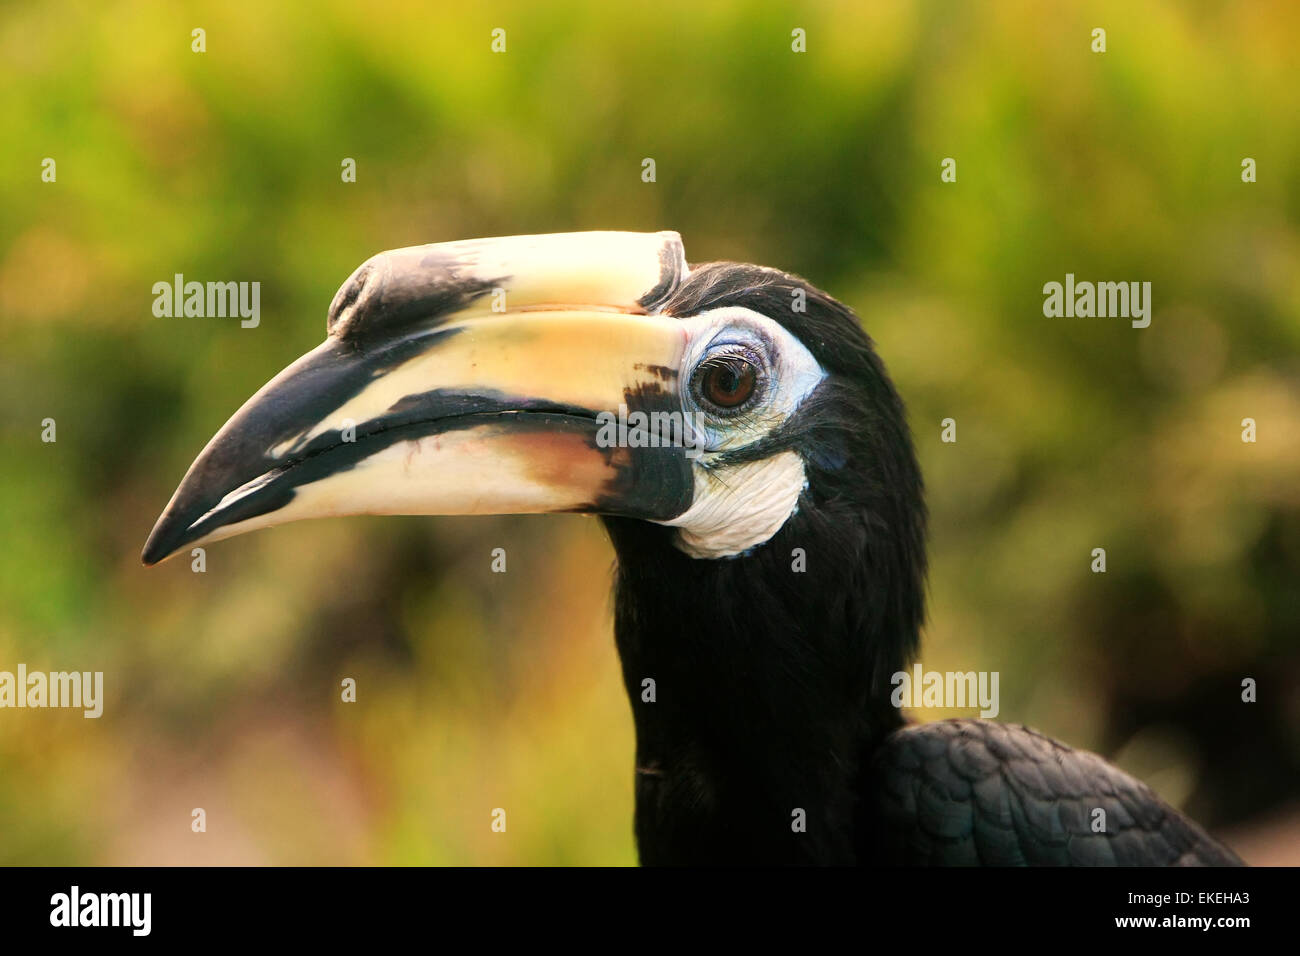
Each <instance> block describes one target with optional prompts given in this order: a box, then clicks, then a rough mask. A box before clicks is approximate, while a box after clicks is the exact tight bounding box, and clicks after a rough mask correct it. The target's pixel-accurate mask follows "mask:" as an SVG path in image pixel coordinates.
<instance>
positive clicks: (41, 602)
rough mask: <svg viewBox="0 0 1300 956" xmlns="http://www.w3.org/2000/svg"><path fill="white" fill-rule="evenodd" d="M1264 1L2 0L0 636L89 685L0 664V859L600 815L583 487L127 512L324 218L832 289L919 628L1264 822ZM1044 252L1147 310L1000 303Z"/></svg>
mask: <svg viewBox="0 0 1300 956" xmlns="http://www.w3.org/2000/svg"><path fill="white" fill-rule="evenodd" d="M195 27H202V28H204V29H205V30H206V31H207V52H206V53H203V54H197V53H193V52H191V48H190V47H191V33H190V31H191V30H192V29H193V28H195ZM496 27H502V28H504V29H505V30H506V31H507V52H506V53H504V54H494V53H492V52H491V50H490V32H491V30H492V29H493V28H496ZM796 27H798V28H803V29H804V30H806V31H807V52H806V53H804V54H796V53H793V52H792V51H791V30H792V29H794V28H796ZM1094 27H1103V28H1105V29H1106V30H1107V45H1108V51H1107V52H1106V53H1105V54H1094V53H1093V52H1091V50H1090V44H1091V36H1090V34H1091V30H1092V29H1093V28H1094ZM1298 45H1300V7H1297V6H1296V5H1295V4H1292V3H1289V2H1276V3H1259V4H1254V3H1252V4H1236V3H1230V2H1222V3H1220V2H1183V3H1175V2H1151V3H1142V4H1132V3H1125V2H1114V3H1087V4H1083V3H1077V4H1056V3H1052V4H1047V3H1030V2H1024V3H1009V2H995V3H988V4H969V5H968V4H959V3H948V2H933V3H869V4H867V3H841V4H795V3H776V4H771V3H754V2H741V0H732V2H721V3H711V4H701V3H699V2H692V0H658V2H655V3H651V4H645V5H638V6H633V5H630V4H627V5H625V4H610V3H607V2H580V3H562V4H533V3H527V2H523V0H520V2H510V3H484V4H466V5H464V6H463V7H455V6H451V5H446V6H443V5H436V4H434V5H431V4H427V3H417V2H388V0H370V2H366V3H362V4H358V3H354V2H342V0H339V2H323V3H322V2H313V3H300V4H298V3H291V4H262V3H252V2H249V3H243V2H229V0H223V2H212V3H168V4H162V3H158V4H152V3H129V2H102V3H99V2H89V0H87V2H80V3H78V2H64V0H41V2H34V3H33V2H17V3H9V4H7V5H6V6H5V8H4V10H3V12H0V115H2V116H3V124H2V129H3V132H0V138H2V139H3V145H4V148H3V149H2V150H0V669H8V670H13V669H14V668H15V667H16V665H17V664H18V663H19V662H24V663H26V664H27V665H28V667H29V668H31V669H37V668H43V669H77V670H103V671H104V672H105V673H106V678H105V679H106V684H107V696H108V700H107V704H106V708H105V714H104V716H103V717H102V718H101V719H99V720H97V721H96V720H86V719H83V718H82V717H81V716H80V714H79V713H74V712H68V711H32V710H22V711H18V710H5V711H0V862H5V863H201V862H212V863H236V862H240V863H305V864H324V863H631V862H633V861H634V860H635V850H634V845H633V840H632V829H631V814H632V744H633V740H632V729H631V720H630V717H629V711H628V705H627V702H626V700H625V699H624V696H623V691H622V688H621V685H620V681H619V678H618V665H617V659H616V656H615V651H614V646H613V642H612V638H611V635H610V600H609V595H608V585H609V575H608V569H609V567H610V566H611V564H612V560H613V555H612V552H611V550H610V548H609V546H608V544H607V542H606V541H605V540H604V538H603V535H602V532H601V529H600V527H599V524H598V522H596V521H595V520H594V519H584V518H578V517H532V518H484V519H472V520H471V519H437V518H353V519H347V520H342V521H333V522H307V523H303V524H298V525H290V526H287V527H284V528H280V529H276V530H273V531H269V532H261V533H258V534H255V535H250V536H248V537H246V538H237V539H234V540H232V541H228V542H222V543H220V544H217V545H214V546H211V547H209V548H208V555H207V557H208V570H207V572H206V573H205V574H195V573H192V572H191V570H190V566H189V564H188V562H187V561H186V560H183V559H182V560H177V561H173V562H170V563H168V564H166V565H163V566H161V567H159V568H155V569H152V570H146V569H144V568H142V567H141V565H140V562H139V557H138V555H139V551H140V547H141V545H142V544H143V542H144V539H145V536H146V534H147V533H148V531H149V529H150V527H151V526H152V523H153V520H154V518H155V517H156V516H157V514H158V512H159V511H160V510H161V508H162V506H163V505H164V504H165V503H166V501H167V499H168V497H169V496H170V494H171V492H172V490H173V488H174V487H175V485H176V483H177V482H178V481H179V479H180V477H181V475H182V474H183V472H184V470H185V468H186V466H187V465H188V464H189V462H190V461H191V460H192V458H193V457H194V456H195V455H196V454H197V452H198V451H199V449H200V448H201V447H202V446H203V444H204V443H205V442H206V441H207V439H208V437H209V436H210V435H211V434H212V433H213V432H214V431H215V429H216V428H217V427H218V426H219V425H220V424H221V423H223V422H224V421H225V419H226V418H227V417H228V415H229V414H230V413H231V412H232V411H233V410H234V409H235V408H236V407H237V406H238V405H239V404H240V403H241V402H242V401H243V400H244V399H245V398H246V397H247V396H248V395H250V394H251V393H252V392H253V391H254V390H256V389H257V388H258V387H259V386H260V385H261V384H262V383H263V382H264V381H266V380H267V379H268V378H269V377H270V376H271V375H273V374H274V373H275V372H276V371H278V370H279V369H280V368H281V367H282V366H284V365H285V364H287V363H288V362H289V361H290V360H291V359H293V358H295V357H297V356H298V355H299V354H301V353H302V352H304V351H306V350H307V349H308V348H309V347H311V346H313V345H314V344H316V343H317V342H318V341H319V340H320V339H321V338H322V337H323V334H324V319H325V310H326V307H327V305H328V304H329V302H330V299H331V297H332V295H333V293H334V291H335V289H336V288H337V287H338V286H339V284H340V283H341V282H342V281H343V280H344V279H345V278H346V277H347V276H348V275H349V273H350V272H351V271H352V269H353V268H354V267H356V266H357V265H358V264H360V263H361V262H362V261H363V260H364V259H366V258H367V257H368V256H370V255H371V254H373V253H375V252H377V251H379V250H382V249H388V248H393V247H397V246H404V245H412V244H417V243H424V242H434V241H442V240H450V239H459V238H467V237H475V236H491V235H511V234H517V233H529V232H560V231H568V230H580V229H632V230H657V229H676V230H679V231H680V232H681V233H682V235H683V237H684V238H685V242H686V249H687V254H688V256H689V257H690V258H691V259H692V260H693V261H705V260H711V259H724V258H732V259H739V260H743V261H752V262H759V263H763V264H766V265H773V266H779V267H782V268H786V269H789V270H791V271H795V272H798V273H800V274H803V275H805V276H807V277H808V278H809V279H810V280H811V281H812V282H814V283H815V284H817V285H819V286H821V287H822V288H825V289H826V290H827V291H829V292H830V293H831V294H833V295H835V296H837V297H838V298H840V299H842V300H843V301H844V302H846V303H848V304H849V305H850V306H852V307H853V308H854V309H855V310H856V311H857V312H858V313H859V315H861V316H862V318H863V321H864V323H865V325H866V327H867V329H868V331H869V332H870V333H871V334H872V335H873V337H874V338H875V339H876V341H877V343H878V345H879V349H880V351H881V353H882V355H883V356H884V358H885V361H886V363H887V364H888V366H889V368H890V370H891V372H892V374H893V376H894V378H895V380H896V382H897V384H898V386H899V389H900V391H901V392H902V394H903V396H904V398H905V400H906V401H907V402H908V406H909V411H910V416H911V422H912V427H913V430H914V432H915V435H916V439H917V445H918V450H919V454H920V457H921V461H922V466H923V468H924V470H925V473H926V476H927V480H928V485H929V494H928V498H929V504H930V508H931V511H932V516H933V517H932V528H933V531H932V560H933V573H932V575H931V581H930V595H931V614H930V622H929V625H928V627H927V630H926V634H925V639H924V640H925V643H924V647H923V653H922V656H921V660H922V662H923V663H924V665H925V666H926V667H927V668H929V669H932V670H950V669H951V670H967V669H985V670H998V671H1000V673H1001V694H1002V712H1001V714H1000V719H1002V720H1008V721H1016V722H1024V723H1029V724H1031V725H1034V726H1037V727H1038V728H1040V729H1042V730H1044V731H1046V732H1048V733H1050V734H1053V735H1055V736H1059V737H1062V738H1064V739H1066V740H1067V741H1069V742H1070V743H1073V744H1075V745H1079V746H1085V747H1090V748H1092V749H1096V750H1098V751H1099V752H1101V753H1103V754H1105V755H1106V756H1108V757H1109V758H1111V759H1114V760H1116V761H1118V762H1119V763H1120V764H1121V765H1122V766H1124V767H1125V768H1126V769H1128V770H1130V771H1132V772H1134V773H1137V774H1139V775H1141V776H1142V777H1143V778H1144V779H1146V780H1147V781H1148V782H1150V783H1151V784H1152V785H1153V786H1154V787H1155V788H1156V789H1157V790H1159V791H1160V792H1161V793H1162V794H1163V795H1164V796H1165V797H1166V798H1167V799H1169V800H1170V801H1171V802H1174V803H1175V804H1177V805H1179V806H1182V807H1184V808H1186V809H1187V810H1189V811H1190V812H1192V813H1193V814H1195V815H1196V816H1198V817H1199V818H1200V819H1201V820H1202V821H1203V822H1205V823H1206V824H1207V825H1208V826H1210V828H1211V829H1213V830H1214V831H1215V832H1216V833H1219V834H1221V835H1224V836H1225V837H1227V838H1228V839H1229V840H1230V841H1232V842H1233V844H1234V845H1235V846H1236V847H1237V848H1238V849H1239V850H1240V851H1241V852H1242V853H1243V855H1245V856H1246V857H1247V858H1248V859H1250V860H1254V861H1256V862H1279V861H1289V862H1292V863H1295V862H1300V809H1298V807H1300V652H1298V649H1297V644H1298V640H1297V639H1298V637H1300V634H1298V631H1300V585H1298V583H1297V582H1298V581H1300V481H1297V474H1298V472H1300V386H1298V382H1300V362H1298V361H1297V355H1300V348H1298V347H1300V269H1297V263H1298V262H1300V83H1298V82H1297V66H1296V63H1297V46H1298ZM45 157H52V158H54V159H55V160H56V161H57V176H58V178H57V182H55V183H43V182H42V181H41V178H40V173H41V161H42V159H43V158H45ZM344 157H352V158H355V160H356V161H357V181H356V183H354V184H345V183H343V182H341V180H340V163H341V161H342V160H343V158H344ZM644 157H652V158H654V159H655V161H656V164H657V181H656V182H654V183H644V182H642V180H641V161H642V159H643V158H644ZM944 157H953V158H955V159H956V160H957V164H958V165H957V172H958V181H957V182H956V183H955V184H944V183H941V182H940V176H939V173H940V162H941V160H942V159H943V158H944ZM1244 157H1252V158H1254V159H1255V160H1256V161H1257V163H1258V182H1257V183H1254V184H1246V183H1243V182H1242V181H1241V178H1240V171H1241V161H1242V159H1243V158H1244ZM176 272H182V273H184V274H185V275H186V277H187V278H193V279H198V280H200V281H203V280H209V279H213V280H216V279H220V280H258V281H260V282H261V283H262V319H261V325H260V327H259V328H257V329H241V328H240V327H239V324H238V321H237V320H231V319H215V318H204V319H198V318H189V319H185V318H178V319H160V318H155V317H154V316H153V314H152V312H151V307H152V303H153V295H152V291H151V289H152V285H153V283H155V282H158V281H168V280H170V277H171V276H172V275H173V274H174V273H176ZM1066 272H1073V273H1075V274H1076V276H1078V277H1079V278H1080V279H1094V280H1148V281H1151V282H1152V283H1153V287H1154V288H1153V295H1154V305H1155V308H1154V319H1153V321H1152V324H1151V327H1150V328H1148V329H1145V330H1135V329H1132V328H1130V327H1129V325H1128V323H1127V322H1125V321H1123V320H1115V319H1073V320H1071V319H1048V318H1045V317H1044V316H1043V314H1042V302H1043V296H1042V291H1041V289H1042V286H1043V284H1044V283H1045V282H1048V281H1053V280H1055V281H1061V280H1062V279H1063V277H1064V275H1065V273H1066ZM949 416H951V417H953V418H955V419H956V420H957V423H958V442H957V443H956V444H955V445H947V444H941V443H940V441H939V422H940V420H941V419H943V418H945V417H949ZM47 417H48V418H54V419H55V420H56V421H57V427H58V441H57V443H55V444H43V443H42V442H41V440H40V431H41V425H40V423H41V421H42V419H44V418H47ZM1245 417H1253V418H1255V419H1256V421H1257V422H1258V435H1259V440H1258V442H1257V443H1256V444H1244V443H1243V442H1242V441H1241V440H1240V432H1241V419H1243V418H1245ZM494 547H507V548H508V550H509V554H510V558H509V562H510V563H509V572H508V573H507V574H505V575H499V574H497V575H494V574H492V573H490V568H489V562H490V552H491V549H492V548H494ZM1094 547H1105V548H1106V549H1107V555H1108V572H1107V573H1106V574H1104V575H1096V574H1092V573H1090V571H1089V563H1090V551H1091V549H1092V548H1094ZM347 676H351V677H355V678H356V679H357V681H358V685H359V699H358V703H356V704H354V705H348V704H343V703H340V701H339V691H338V688H339V681H340V680H341V679H342V678H343V677H347ZM1244 677H1253V678H1255V679H1256V680H1258V682H1259V702H1258V703H1255V704H1252V705H1246V704H1243V703H1241V701H1240V682H1241V680H1242V678H1244ZM918 716H919V717H920V718H923V719H928V718H932V717H944V716H952V714H950V713H933V714H929V713H921V714H918ZM194 807H202V808H204V809H205V810H206V812H207V818H208V832H207V833H206V834H201V835H199V834H193V833H191V831H190V812H191V809H192V808H194ZM495 807H503V808H505V809H506V810H507V813H508V823H509V825H508V830H507V832H506V833H505V834H497V833H493V832H491V830H490V828H489V823H490V819H489V814H490V812H491V810H492V809H493V808H495Z"/></svg>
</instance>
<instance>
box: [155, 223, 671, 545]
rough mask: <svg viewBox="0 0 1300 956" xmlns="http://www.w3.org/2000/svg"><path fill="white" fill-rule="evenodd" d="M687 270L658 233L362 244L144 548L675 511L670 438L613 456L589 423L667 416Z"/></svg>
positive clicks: (196, 467) (206, 453) (665, 516)
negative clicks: (359, 521)
mask: <svg viewBox="0 0 1300 956" xmlns="http://www.w3.org/2000/svg"><path fill="white" fill-rule="evenodd" d="M686 274H687V266H686V261H685V257H684V253H683V250H682V244H681V240H680V238H679V237H678V235H677V234H676V233H669V232H663V233H647V234H643V233H621V232H588V233H569V234H560V235H550V236H513V237H508V238H500V239H478V240H470V241H466V242H451V243H440V244H435V245H427V246H415V247H412V248H408V249H397V250H393V251H390V252H384V253H380V254H379V255H377V256H374V257H373V258H371V259H370V260H368V261H367V262H366V263H364V264H363V265H362V266H361V267H360V268H359V269H357V271H356V272H355V273H353V275H352V277H351V278H349V279H348V281H347V282H345V283H344V285H343V287H342V288H341V289H340V290H339V292H338V294H337V295H336V296H335V298H334V302H333V303H332V304H331V306H330V311H329V321H328V337H327V338H326V341H325V342H324V344H322V345H320V346H318V347H317V348H315V349H313V350H312V351H310V352H308V353H307V354H306V355H304V356H303V357H302V358H300V359H298V360H297V361H296V362H294V363H293V364H292V365H290V366H289V367H288V368H286V369H285V370H284V371H282V372H281V373H280V374H279V375H277V376H276V377H275V378H274V379H272V380H271V381H270V382H268V383H267V384H266V385H265V386H263V387H262V388H261V390H259V391H258V392H257V394H255V395H254V396H253V397H252V398H250V399H249V400H248V401H247V402H245V403H244V406H243V407H242V408H240V409H239V411H237V412H236V413H235V414H234V416H232V417H231V419H230V420H229V421H228V422H226V424H225V425H224V426H223V427H222V428H221V430H220V431H218V432H217V434H216V435H215V436H214V437H213V438H212V440H211V441H210V442H208V445H207V447H206V448H204V449H203V451H202V453H201V454H200V455H199V457H198V458H197V459H196V460H195V462H194V464H193V465H191V466H190V469H189V471H188V472H187V473H186V475H185V477H184V479H183V480H182V481H181V484H180V486H179V487H178V488H177V489H176V492H175V494H173V495H172V499H171V501H170V502H169V503H168V505H167V508H166V510H165V511H164V512H163V513H162V515H161V517H159V519H158V522H157V524H156V525H155V526H154V529H153V532H152V533H151V534H150V535H149V540H148V541H147V542H146V544H145V547H144V552H143V554H142V558H143V560H144V562H145V563H146V564H155V563H157V562H158V561H161V560H162V559H163V558H166V557H168V556H169V555H171V554H173V553H175V552H176V551H177V550H179V549H180V548H183V547H185V546H187V545H191V544H197V543H202V542H208V541H214V540H217V539H220V538H224V537H229V536H232V535H236V534H242V533H243V532H245V531H253V530H255V529H258V528H264V527H269V526H271V525H276V524H283V523H285V522H288V521H297V520H299V519H302V518H315V517H325V516H335V515H347V514H521V513H532V512H588V513H601V514H619V515H627V516H630V517H638V518H647V519H651V520H656V521H665V520H669V519H672V518H674V517H676V516H677V515H679V514H681V513H682V512H684V511H685V510H686V509H687V508H688V507H689V506H690V504H691V499H692V476H691V465H690V461H689V456H688V455H687V453H686V449H684V448H683V447H681V446H672V445H665V444H657V446H655V447H636V448H628V447H617V446H609V444H608V443H607V442H603V441H601V440H598V435H599V431H600V430H599V427H598V418H597V416H598V415H599V414H600V413H602V412H605V413H613V414H617V413H618V411H619V408H620V405H624V406H627V408H628V409H630V410H643V411H646V412H651V411H672V412H677V411H680V409H681V403H680V398H679V384H678V376H679V372H680V367H681V363H682V360H683V353H684V351H685V348H686V333H685V332H684V330H683V329H682V328H681V324H680V323H679V322H677V321H675V320H672V319H670V318H668V317H666V316H662V315H657V314H656V313H657V311H658V310H659V309H660V308H661V307H662V305H663V304H664V302H666V301H667V300H668V298H669V296H671V294H672V293H673V292H674V291H675V290H676V289H677V287H678V285H679V283H680V282H681V281H682V279H683V278H684V277H685V276H686Z"/></svg>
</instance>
